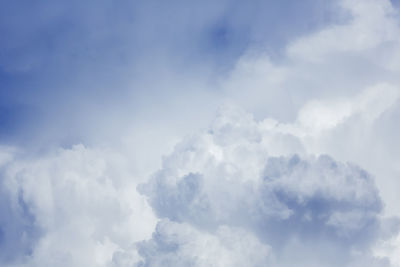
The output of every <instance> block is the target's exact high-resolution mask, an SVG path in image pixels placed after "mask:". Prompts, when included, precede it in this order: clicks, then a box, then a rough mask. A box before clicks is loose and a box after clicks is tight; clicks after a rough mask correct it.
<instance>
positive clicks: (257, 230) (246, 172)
mask: <svg viewBox="0 0 400 267" xmlns="http://www.w3.org/2000/svg"><path fill="white" fill-rule="evenodd" d="M240 115H242V117H240ZM263 125H264V122H256V121H254V120H253V119H252V118H251V116H250V115H249V114H246V113H245V112H243V111H241V110H240V109H234V108H232V107H229V108H226V109H224V110H223V112H222V114H220V116H219V117H218V118H217V119H216V120H215V123H214V124H213V127H212V128H211V129H210V130H209V131H207V132H205V133H203V134H197V135H195V136H192V137H189V138H187V139H186V140H184V141H183V142H182V143H180V144H178V145H177V147H176V149H175V151H174V152H173V153H172V154H171V155H169V156H168V157H166V158H164V163H163V167H162V169H161V170H160V171H159V172H157V173H156V174H155V175H154V176H153V177H152V179H151V180H150V181H149V182H148V183H146V184H144V185H141V186H140V187H139V190H140V191H141V192H142V193H144V194H146V195H147V196H148V197H149V202H150V204H151V206H152V207H153V209H154V210H155V212H156V214H157V215H158V216H159V217H161V218H167V219H166V220H167V222H164V223H162V224H161V225H160V226H159V227H160V228H157V229H158V230H157V231H156V233H155V234H154V237H153V240H152V241H150V242H147V243H145V244H144V245H143V244H142V245H141V246H140V247H141V249H140V250H139V251H140V253H141V255H142V256H145V258H146V261H145V265H144V266H162V261H163V260H167V262H168V261H172V262H174V261H177V260H179V261H182V260H188V261H193V258H192V257H193V255H189V256H188V258H187V259H182V258H180V257H181V256H182V255H180V254H181V253H183V254H185V253H184V250H185V246H188V245H189V244H187V243H186V241H187V240H186V239H185V238H186V237H185V235H184V234H183V233H185V232H187V231H188V230H187V229H188V225H190V226H191V227H192V228H195V229H197V231H201V232H203V233H204V235H205V236H209V235H215V233H218V231H219V230H220V229H221V228H223V227H228V228H229V227H234V228H235V227H237V228H239V229H241V231H244V232H245V233H247V234H248V235H251V236H256V237H257V239H258V240H259V242H261V244H263V246H264V248H265V249H267V248H268V251H270V253H272V254H273V255H274V256H273V257H272V258H274V257H275V258H279V259H280V261H279V262H281V263H282V264H284V263H285V262H286V261H287V260H288V257H287V256H288V254H289V253H290V254H292V253H293V254H295V253H299V251H302V253H303V255H302V256H301V257H300V256H299V259H298V260H300V262H302V263H304V264H306V263H307V264H315V265H316V264H323V266H337V264H341V265H345V266H346V264H349V263H350V262H352V264H354V262H353V260H355V258H356V257H355V256H354V255H355V254H362V255H363V257H365V255H368V254H369V253H370V251H369V248H370V245H371V244H373V242H375V240H376V239H377V238H379V234H380V231H381V230H380V219H379V217H378V215H379V213H380V212H381V210H382V203H381V201H380V197H379V195H378V191H377V189H376V187H375V185H374V182H373V179H372V178H371V177H370V175H369V174H368V173H367V172H366V171H364V170H362V169H360V168H359V167H357V166H354V165H352V164H350V163H340V162H336V161H335V160H333V159H332V158H330V157H329V156H326V155H320V156H303V157H300V156H298V155H296V154H295V155H291V156H280V157H273V156H269V150H268V148H269V143H270V142H271V138H270V135H269V133H268V132H267V131H265V130H263ZM292 138H293V139H296V137H295V136H292ZM169 220H170V221H173V222H174V223H171V222H170V221H169ZM165 224H166V225H167V226H165ZM170 225H173V226H170ZM170 227H171V228H172V229H176V228H177V227H182V234H175V232H179V231H177V230H168V231H167V230H165V231H164V230H163V229H165V228H167V229H169V228H170ZM183 229H185V230H183ZM175 235H176V236H175ZM216 235H217V236H218V234H216ZM176 238H178V240H177V241H176V240H175V239H176ZM170 239H171V240H170ZM181 239H182V240H181ZM164 240H168V242H164ZM174 240H175V241H174ZM185 240H186V241H185ZM195 240H196V238H194V240H190V241H188V242H189V243H190V244H191V242H196V241H195ZM169 241H170V242H171V244H170V243H169ZM180 242H183V243H182V244H181V243H180ZM198 242H203V241H198ZM196 245H199V244H196ZM154 250H156V251H155V252H154ZM171 250H172V251H173V253H172V252H170V253H166V252H165V251H171ZM182 250H183V251H182ZM159 254H161V255H162V258H158V256H154V258H153V256H152V255H159ZM164 257H165V258H164ZM171 257H172V258H171ZM173 257H177V258H173ZM335 259H336V260H335ZM339 261H340V262H339ZM334 262H335V264H334V265H332V264H333V263H334ZM146 264H147V265H146ZM264 264H265V263H264ZM288 264H289V263H288ZM172 265H174V264H172ZM178 266H180V265H179V264H178ZM182 266H184V264H183V265H182ZM190 266H206V265H202V263H201V261H199V262H195V264H194V263H193V265H190ZM217 266H227V265H224V264H221V265H217ZM238 266H240V265H238ZM251 266H253V265H251ZM254 266H258V265H256V264H255V265H254ZM289 266H290V264H289Z"/></svg>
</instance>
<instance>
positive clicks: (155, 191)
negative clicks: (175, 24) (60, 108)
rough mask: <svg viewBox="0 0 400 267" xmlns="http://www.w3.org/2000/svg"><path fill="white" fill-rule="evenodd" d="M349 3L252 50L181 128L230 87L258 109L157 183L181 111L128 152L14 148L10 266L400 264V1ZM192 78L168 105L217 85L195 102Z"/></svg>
mask: <svg viewBox="0 0 400 267" xmlns="http://www.w3.org/2000/svg"><path fill="white" fill-rule="evenodd" d="M340 8H341V9H340V10H341V11H342V12H343V14H341V16H340V20H339V21H338V23H336V24H334V25H331V26H327V27H324V28H322V29H321V30H319V31H317V32H314V33H312V34H308V35H305V36H303V37H301V38H299V39H296V40H294V41H292V42H290V43H289V44H288V45H287V47H286V48H285V52H284V55H283V57H282V58H280V59H272V58H271V57H269V56H268V55H265V54H264V53H260V52H259V51H256V50H251V51H248V52H247V53H246V54H245V55H243V57H242V58H241V59H240V60H239V61H238V62H237V64H236V67H235V69H234V70H233V71H232V72H231V73H230V75H229V76H228V77H225V78H226V79H223V80H222V81H221V86H222V89H221V91H218V92H212V93H209V94H208V92H206V93H205V94H206V95H207V96H206V97H204V98H202V99H207V100H208V99H210V101H200V102H207V104H204V105H206V106H204V105H203V103H200V104H196V105H194V104H193V105H192V106H191V107H192V110H191V111H190V112H192V113H190V112H189V111H188V112H189V113H190V114H189V115H187V114H186V115H185V116H182V117H185V119H182V120H181V124H185V123H183V121H190V122H188V123H187V124H185V126H184V127H188V124H190V125H196V126H199V125H200V123H199V120H195V119H193V116H192V115H191V114H200V113H201V114H202V116H203V117H204V116H205V115H204V113H207V114H209V113H212V108H213V106H214V105H216V103H220V102H222V101H221V99H225V98H226V99H228V101H231V102H233V103H236V104H238V106H242V107H244V108H245V109H246V110H249V111H250V112H247V111H245V109H242V108H239V107H237V106H235V105H225V106H223V107H222V108H221V109H220V112H219V115H218V116H217V117H216V118H215V119H214V121H213V122H212V124H211V126H210V127H209V129H208V130H206V131H199V132H197V133H194V134H192V135H190V136H188V137H186V138H184V139H183V140H182V141H181V142H179V143H178V144H177V145H176V147H175V148H174V150H173V151H172V153H169V154H168V155H167V156H165V157H164V158H163V160H162V166H161V168H159V170H158V171H157V172H155V173H154V174H153V175H152V176H151V177H150V179H149V180H148V181H145V182H143V177H137V176H141V174H136V173H135V170H133V169H134V168H136V169H146V172H147V171H148V170H149V169H152V168H154V166H157V165H158V164H157V163H154V162H158V158H157V159H154V158H155V157H157V156H158V155H159V154H160V153H161V152H160V150H163V151H165V150H167V149H164V146H167V145H165V144H166V143H168V144H170V143H171V142H172V141H171V140H172V139H173V140H176V139H175V138H176V135H175V134H170V135H168V137H166V136H167V135H166V134H165V133H170V132H168V131H166V130H165V129H166V128H174V130H176V129H175V126H178V124H179V123H173V122H171V121H173V120H172V119H171V121H170V120H168V121H166V122H164V124H163V127H164V128H163V129H164V130H155V128H156V126H157V125H158V124H154V121H155V120H156V119H154V118H149V117H151V116H150V115H147V116H149V117H145V118H144V119H143V118H142V117H141V118H140V119H138V122H137V125H139V124H140V125H146V127H143V128H144V130H142V131H140V129H139V130H138V131H137V132H136V133H135V134H136V135H135V136H134V137H132V138H131V137H126V136H123V137H121V139H123V140H124V141H122V143H123V144H122V146H124V145H125V144H127V147H124V148H121V144H119V146H117V147H115V148H114V149H113V150H110V149H100V148H97V149H96V148H88V147H85V146H83V145H78V146H74V147H72V148H70V149H59V150H57V151H55V152H51V153H48V154H46V155H41V156H37V157H35V158H32V157H29V156H28V155H27V154H25V153H24V151H21V150H15V149H10V148H6V147H1V148H0V184H1V187H0V212H1V213H2V214H3V216H1V217H0V264H1V265H2V266H3V265H4V266H9V267H11V266H13V267H14V266H19V267H23V266H25V267H28V266H38V267H39V266H107V267H122V266H126V267H127V266H265V265H269V266H279V267H291V266H299V265H300V266H308V267H313V266H315V267H317V266H318V267H321V266H324V267H329V266H332V267H334V266H335V267H336V266H351V267H358V266H360V267H361V266H379V267H384V266H391V267H395V266H399V264H400V263H399V258H398V254H399V247H400V246H399V237H398V230H399V225H400V224H399V221H398V220H397V219H390V220H389V219H388V218H386V217H388V216H389V215H400V209H399V205H398V203H399V198H398V192H397V191H398V190H397V189H398V188H399V187H398V186H399V185H400V184H399V182H398V177H399V176H398V175H399V174H400V169H399V167H398V166H399V160H400V154H399V151H400V149H399V148H400V147H399V145H398V142H397V139H398V138H397V136H398V132H399V129H400V128H398V125H399V124H398V118H399V115H400V113H399V112H400V105H399V101H400V100H399V99H400V91H399V86H400V80H399V77H400V76H399V75H398V71H399V63H398V62H400V61H399V60H398V58H399V55H400V49H399V44H400V39H399V37H398V36H399V34H398V33H399V27H398V14H397V10H396V9H395V8H394V7H393V6H392V5H391V3H390V1H388V0H382V1H378V0H366V1H361V0H343V1H340ZM214 37H215V36H214ZM150 39H151V38H150ZM161 43H162V42H161ZM151 56H153V55H151ZM144 72H145V71H144ZM169 75H170V74H169V73H168V74H165V76H168V77H169ZM200 76H202V75H200ZM150 77H151V79H152V80H153V79H154V75H150ZM168 77H162V79H160V81H159V83H160V84H161V83H164V80H168V81H169V78H168ZM184 78H187V80H191V78H192V77H189V78H188V77H184ZM184 80H185V79H184ZM156 84H157V83H156ZM177 84H178V85H179V86H178V87H179V89H177V91H176V92H178V94H179V97H174V96H171V99H174V101H175V102H174V101H171V102H169V101H165V98H164V94H160V95H158V96H157V98H158V100H157V101H159V102H168V104H167V105H164V104H163V106H162V107H163V108H160V110H159V111H158V113H157V114H159V113H161V112H162V113H164V112H165V114H170V113H174V114H175V113H177V114H178V113H179V114H181V113H182V111H181V108H182V107H183V106H186V105H187V104H188V102H189V103H191V102H195V100H198V98H199V97H197V96H201V95H203V93H204V92H203V91H202V92H201V93H199V94H192V93H193V92H192V91H189V93H188V95H191V97H188V96H186V95H182V94H183V93H181V92H182V91H184V90H182V88H186V87H185V86H183V85H192V84H193V83H192V81H184V82H182V83H177ZM199 84H203V83H199ZM204 84H207V83H204ZM213 85H214V84H213ZM181 87H182V88H181ZM189 87H190V86H189ZM196 90H197V89H196ZM196 90H193V91H196ZM155 91H157V92H158V90H155ZM200 91H201V90H200ZM174 92H175V91H174ZM193 95H195V96H193ZM150 98H151V101H149V100H146V101H148V102H152V103H153V102H154V98H153V97H150ZM195 98H197V99H195ZM160 99H161V100H162V101H161V100H160ZM138 102H140V101H138ZM177 102H179V105H175V103H177ZM146 103H147V102H146ZM172 106H175V107H173V108H171V110H173V112H171V110H169V111H170V113H168V112H167V111H164V109H165V110H167V109H168V108H165V107H172ZM148 109H149V110H151V112H149V113H151V114H152V115H154V114H153V113H152V112H154V111H153V110H152V106H151V107H150V108H148ZM69 110H70V108H68V111H69ZM94 113H95V112H94ZM115 114H119V113H118V112H117V113H115ZM115 114H111V115H109V116H110V118H112V117H113V116H114V117H116V115H115ZM96 115H98V114H96ZM175 115H176V114H175ZM175 115H174V116H175ZM196 116H197V115H196ZM95 117H96V120H97V119H98V120H99V121H100V120H103V117H102V116H95ZM138 117H139V116H138ZM165 117H168V116H166V115H165ZM198 117H199V118H200V117H201V116H198ZM112 119H114V118H112ZM151 119H152V122H153V124H152V125H151V126H148V124H149V121H150V120H151ZM158 120H160V121H162V120H163V119H162V118H158ZM109 121H113V120H109ZM96 124H97V123H96ZM137 125H136V127H137ZM165 125H166V126H165ZM184 127H182V128H184ZM102 128H113V127H112V126H110V125H109V124H104V125H103V126H102ZM127 128H129V127H127ZM139 128H140V127H139ZM176 128H179V127H176ZM182 128H179V130H176V131H177V132H179V131H180V130H181V129H182ZM137 129H138V128H137ZM96 131H98V129H97V128H96ZM170 131H172V132H173V130H170ZM100 132H101V131H100ZM174 133H175V132H174ZM118 134H121V135H124V134H125V133H118ZM130 134H131V132H130V131H129V133H127V134H126V135H130ZM171 135H173V137H171ZM135 138H136V139H135ZM132 139H134V140H132ZM166 139H168V140H166ZM126 140H127V141H126ZM142 140H145V141H146V142H142ZM144 143H145V144H144ZM114 144H115V143H112V145H114ZM129 144H130V146H129ZM132 144H133V145H132ZM112 145H111V146H112ZM108 147H110V146H108ZM160 147H163V148H162V149H161V148H160ZM130 149H131V150H132V151H133V152H131V154H129V153H127V154H124V155H121V154H120V153H118V152H121V151H118V150H123V151H124V153H125V151H126V150H130ZM116 151H117V152H116ZM132 154H133V158H132V157H129V156H127V155H131V156H132ZM149 154H151V155H149ZM140 165H143V166H140ZM144 165H145V166H144ZM359 166H361V167H359ZM152 170H153V169H152ZM375 182H376V184H377V186H376V185H375ZM139 183H140V185H139V186H138V191H139V192H140V193H141V194H139V193H138V192H137V190H136V186H137V185H138V184H139ZM146 200H147V201H148V202H147V201H146Z"/></svg>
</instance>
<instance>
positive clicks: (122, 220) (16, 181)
mask: <svg viewBox="0 0 400 267" xmlns="http://www.w3.org/2000/svg"><path fill="white" fill-rule="evenodd" d="M2 158H4V160H2V162H1V176H0V182H1V188H2V191H1V195H0V196H1V199H2V203H1V206H0V208H1V213H2V214H3V215H4V216H1V221H0V229H1V233H2V234H1V237H0V245H1V247H2V249H1V254H0V256H1V258H0V260H1V262H2V263H1V265H2V266H106V264H108V263H109V262H111V261H112V256H113V254H114V252H117V251H119V250H125V249H128V248H129V247H130V246H131V244H132V242H135V241H139V240H142V239H144V238H147V237H149V236H150V234H151V232H152V231H153V228H154V225H155V222H156V220H155V217H154V215H153V213H152V211H151V209H150V208H149V207H148V205H147V204H146V202H145V200H144V199H143V198H142V197H141V196H140V195H139V194H138V193H137V192H136V189H135V186H136V182H135V177H131V174H130V172H129V167H128V165H127V162H125V160H124V159H123V158H121V157H119V156H118V155H116V154H113V153H111V152H106V151H101V150H96V149H88V148H85V147H84V146H82V145H79V146H75V147H73V148H71V149H61V150H59V151H57V152H55V153H52V154H50V155H47V156H42V157H41V158H37V159H32V158H25V157H21V156H20V155H19V153H18V151H9V152H7V154H5V156H4V157H2ZM132 179H133V180H132Z"/></svg>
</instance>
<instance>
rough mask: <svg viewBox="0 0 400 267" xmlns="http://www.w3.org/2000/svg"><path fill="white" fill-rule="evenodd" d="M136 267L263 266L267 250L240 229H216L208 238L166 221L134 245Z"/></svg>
mask: <svg viewBox="0 0 400 267" xmlns="http://www.w3.org/2000/svg"><path fill="white" fill-rule="evenodd" d="M138 250H139V253H140V254H141V255H142V256H143V258H144V260H143V261H141V262H139V263H138V266H182V267H183V266H204V267H205V266H255V267H256V266H265V264H268V262H270V259H269V257H270V251H269V247H268V246H266V245H264V244H262V243H261V242H260V241H259V240H258V239H257V238H256V237H255V236H254V235H252V234H251V233H248V232H246V231H244V230H242V229H240V228H234V227H233V228H232V227H228V226H221V227H219V228H218V229H217V230H216V232H215V233H213V234H210V233H206V232H202V231H199V230H198V229H196V228H193V227H192V226H190V225H189V224H185V223H183V224H180V223H176V222H172V221H170V220H168V219H165V220H162V221H161V222H160V223H158V225H157V228H156V230H155V232H154V234H153V239H151V240H150V241H145V242H141V243H139V245H138Z"/></svg>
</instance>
